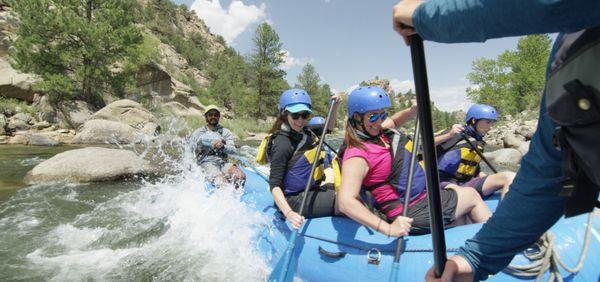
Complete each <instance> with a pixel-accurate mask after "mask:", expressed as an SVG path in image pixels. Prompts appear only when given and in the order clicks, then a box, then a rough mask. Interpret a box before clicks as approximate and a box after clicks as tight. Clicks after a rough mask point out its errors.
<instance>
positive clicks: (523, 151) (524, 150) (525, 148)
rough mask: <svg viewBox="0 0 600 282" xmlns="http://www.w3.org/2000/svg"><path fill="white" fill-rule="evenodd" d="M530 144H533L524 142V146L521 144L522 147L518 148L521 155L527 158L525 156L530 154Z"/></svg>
mask: <svg viewBox="0 0 600 282" xmlns="http://www.w3.org/2000/svg"><path fill="white" fill-rule="evenodd" d="M529 144H531V140H530V141H526V142H523V144H521V146H519V148H517V150H519V152H520V153H521V155H523V156H525V154H527V152H529Z"/></svg>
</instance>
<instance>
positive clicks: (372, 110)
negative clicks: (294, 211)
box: [338, 86, 491, 237]
mask: <svg viewBox="0 0 600 282" xmlns="http://www.w3.org/2000/svg"><path fill="white" fill-rule="evenodd" d="M390 106H391V100H390V97H389V95H388V93H387V92H385V91H384V90H383V89H381V88H380V87H377V86H363V87H359V88H356V89H354V90H353V91H352V92H351V93H350V95H349V96H348V120H347V121H346V134H345V139H344V145H345V148H344V149H340V151H341V152H340V154H342V155H343V157H342V183H341V186H340V188H339V191H338V201H339V205H340V210H341V211H342V213H344V214H345V215H346V216H348V217H350V218H352V219H353V220H355V221H357V222H359V223H361V224H364V225H366V226H369V227H371V228H373V229H375V230H377V231H378V232H380V233H383V234H385V235H387V236H394V237H400V236H405V235H407V234H408V233H409V232H410V233H411V234H427V233H430V224H429V221H430V216H429V209H428V207H429V203H428V200H427V191H426V189H425V172H424V170H423V167H422V164H421V162H417V163H416V164H415V170H414V173H413V175H414V178H413V179H414V182H413V185H412V187H411V189H410V194H409V195H406V191H407V189H406V185H407V179H408V174H409V172H410V169H409V165H408V164H409V163H410V158H411V150H412V147H413V145H412V140H410V139H409V138H408V136H406V135H404V134H403V133H401V132H399V131H397V130H396V129H397V128H398V127H400V126H402V125H403V124H404V123H405V122H406V121H408V120H409V119H411V118H413V117H414V116H415V115H416V114H417V111H416V110H417V107H416V106H413V107H411V108H409V109H405V110H402V111H399V112H397V113H394V114H393V115H392V116H390V117H389V118H388V115H387V112H386V109H388V108H389V107H390ZM444 137H447V136H444ZM444 137H436V143H439V142H442V141H443V140H444V139H443V138H444ZM441 188H447V189H442V190H441V191H440V197H441V201H442V210H443V220H444V222H445V224H447V227H450V226H455V225H461V224H465V223H466V219H467V218H468V219H470V220H471V221H472V222H475V223H477V222H484V221H486V220H487V219H488V218H489V217H490V216H491V212H490V210H489V208H488V206H487V205H486V204H485V202H484V201H483V200H482V199H481V197H480V196H479V194H478V193H477V192H476V191H475V190H474V189H473V188H471V187H459V186H457V185H454V184H448V185H446V187H441ZM362 191H368V192H370V193H371V194H372V195H373V197H374V198H375V208H376V209H377V210H378V211H379V212H380V213H382V214H383V215H384V216H385V220H382V219H381V218H380V217H379V216H377V215H376V214H374V213H373V212H371V211H370V210H369V209H367V207H365V205H364V204H363V203H362V202H361V201H360V195H361V192H362ZM406 196H408V197H410V203H409V206H410V209H409V211H408V214H407V216H408V217H404V216H402V211H403V210H404V208H405V207H404V202H403V198H404V197H406Z"/></svg>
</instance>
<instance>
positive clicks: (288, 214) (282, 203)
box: [271, 187, 304, 229]
mask: <svg viewBox="0 0 600 282" xmlns="http://www.w3.org/2000/svg"><path fill="white" fill-rule="evenodd" d="M271 194H273V199H275V204H276V205H277V207H278V208H279V210H280V211H281V212H282V213H283V215H284V216H285V218H286V219H287V220H288V221H289V222H290V223H292V225H293V226H294V228H296V229H298V228H300V226H302V223H303V222H304V217H303V216H300V215H299V214H298V213H297V212H295V211H293V210H292V207H290V204H288V202H287V200H286V199H285V195H284V194H283V190H282V189H281V188H280V187H274V188H273V189H271Z"/></svg>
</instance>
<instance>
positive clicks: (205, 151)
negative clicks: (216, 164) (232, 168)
mask: <svg viewBox="0 0 600 282" xmlns="http://www.w3.org/2000/svg"><path fill="white" fill-rule="evenodd" d="M215 129H216V130H215V131H211V130H210V129H208V128H207V130H208V131H210V132H212V133H213V134H215V135H216V134H218V136H219V137H222V136H223V126H221V125H220V124H218V125H217V126H216V128H215ZM202 143H203V144H202V146H198V147H197V149H196V157H197V159H198V160H201V159H203V158H204V157H206V156H217V157H219V158H221V159H223V160H227V153H226V152H225V149H224V148H220V149H216V148H214V147H213V146H212V143H209V144H204V141H203V142H202Z"/></svg>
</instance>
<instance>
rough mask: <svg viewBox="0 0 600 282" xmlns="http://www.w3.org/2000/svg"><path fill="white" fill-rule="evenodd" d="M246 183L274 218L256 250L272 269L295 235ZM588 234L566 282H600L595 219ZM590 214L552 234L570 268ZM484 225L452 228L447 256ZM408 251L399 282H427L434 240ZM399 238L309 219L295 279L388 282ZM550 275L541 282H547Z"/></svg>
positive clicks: (260, 191)
mask: <svg viewBox="0 0 600 282" xmlns="http://www.w3.org/2000/svg"><path fill="white" fill-rule="evenodd" d="M245 172H246V174H247V182H246V187H245V189H246V190H245V194H244V196H243V197H242V200H243V201H244V202H245V203H246V204H247V205H249V206H250V207H252V208H254V209H256V210H258V211H261V212H263V213H265V214H267V215H269V216H271V217H272V224H270V225H269V228H266V229H264V230H262V231H261V232H260V233H259V234H258V238H257V240H258V248H259V250H260V252H261V253H262V254H263V255H264V258H265V260H266V261H267V262H268V263H269V264H270V265H271V266H272V267H274V266H275V264H276V263H277V262H278V261H279V259H280V256H281V254H282V253H283V252H284V250H285V248H286V247H287V245H288V238H289V236H290V234H291V233H292V229H291V226H290V225H288V224H287V223H286V222H285V220H284V219H283V216H282V215H281V213H279V212H277V210H276V208H275V207H274V203H273V198H272V196H271V194H270V192H269V188H268V184H267V182H266V181H265V180H264V179H263V178H262V177H261V176H260V175H258V174H257V173H256V172H255V171H253V170H248V169H246V170H245ZM498 201H499V199H498V197H496V198H494V197H492V199H490V200H488V201H486V202H487V204H488V205H489V206H490V208H491V209H492V210H495V209H496V207H497V205H498ZM593 217H594V218H595V221H593V223H592V228H591V230H590V233H591V234H590V240H589V249H588V251H587V258H586V259H585V262H584V265H583V267H582V268H581V270H580V271H579V272H578V273H576V274H571V273H568V272H566V271H565V270H561V271H562V272H561V274H562V277H563V278H564V280H565V281H599V278H600V276H599V275H600V252H599V251H598V250H600V235H599V234H598V231H600V224H599V223H598V219H599V217H600V216H598V215H597V214H596V215H595V216H593ZM587 219H588V216H587V215H581V216H578V217H574V218H570V219H564V218H563V219H561V220H560V221H559V222H558V223H557V224H555V225H554V227H553V228H552V229H551V231H552V232H553V233H554V234H555V236H556V239H555V242H554V243H555V248H556V250H558V252H559V254H560V258H561V259H562V260H563V261H564V262H565V264H566V265H567V266H569V267H572V266H574V265H576V264H577V262H578V261H579V257H580V254H581V250H582V246H583V242H584V235H585V231H586V226H587ZM480 228H481V224H472V225H466V226H460V227H456V228H452V229H448V230H446V232H445V237H446V247H447V253H448V256H450V255H452V254H453V253H454V252H455V251H456V250H457V249H458V248H459V247H461V246H462V245H463V244H464V241H465V240H466V239H468V238H471V237H472V236H473V235H474V234H475V233H476V232H477V231H478V230H479V229H480ZM406 240H407V241H406V243H407V245H406V246H407V247H406V248H407V249H406V252H405V253H403V254H402V257H401V259H400V268H399V274H398V279H397V280H398V281H423V280H424V277H425V273H426V272H427V270H428V269H429V268H430V267H431V266H432V264H433V250H432V242H431V236H430V235H423V236H409V237H407V238H406ZM395 249H396V239H394V238H387V237H386V236H385V235H382V234H380V233H378V232H376V231H375V230H372V229H370V228H367V227H365V226H362V225H361V224H358V223H356V222H354V221H353V220H351V219H349V218H345V217H324V218H315V219H309V220H307V221H306V223H305V224H304V225H303V227H302V228H301V230H300V233H299V238H298V240H297V241H296V247H295V253H294V256H295V257H296V258H297V260H295V261H294V262H293V263H292V264H293V265H290V267H291V269H295V271H294V275H295V277H297V278H300V279H302V280H303V281H388V280H389V279H390V274H391V269H392V264H393V261H394V252H395ZM528 263H530V261H529V260H528V259H526V258H525V257H524V256H523V255H518V256H517V257H515V259H514V260H513V264H517V265H523V264H528ZM548 277H549V273H547V272H546V274H545V275H544V278H543V279H542V281H546V280H547V279H548ZM517 280H531V279H523V278H519V277H516V276H512V275H510V274H507V273H504V272H501V273H498V274H497V275H495V276H493V277H490V279H489V281H517Z"/></svg>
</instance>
